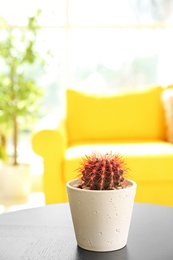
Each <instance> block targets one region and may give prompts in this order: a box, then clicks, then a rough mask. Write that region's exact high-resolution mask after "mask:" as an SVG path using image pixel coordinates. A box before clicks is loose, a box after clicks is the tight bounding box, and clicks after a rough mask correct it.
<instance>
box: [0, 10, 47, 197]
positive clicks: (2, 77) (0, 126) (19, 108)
mask: <svg viewBox="0 0 173 260" xmlns="http://www.w3.org/2000/svg"><path fill="white" fill-rule="evenodd" d="M40 13H41V11H40V10H38V11H37V12H36V14H35V15H34V16H33V17H27V19H26V20H27V24H26V26H25V27H24V28H19V27H16V26H11V25H10V24H9V23H8V22H7V21H6V20H5V19H4V18H2V17H1V18H0V24H1V29H2V31H1V34H0V64H1V71H0V91H1V96H0V151H1V159H5V158H6V155H7V151H6V146H7V140H8V138H9V136H11V137H12V138H10V139H12V148H13V152H12V156H11V157H10V156H9V159H8V164H7V163H1V169H0V173H1V174H4V176H3V180H4V186H3V187H4V189H6V188H7V187H8V188H7V190H6V192H5V191H4V194H6V195H8V196H13V197H14V196H20V193H21V192H20V187H21V189H22V193H24V194H26V195H27V194H28V190H29V183H30V182H29V181H28V174H29V173H27V174H26V172H29V167H28V165H21V164H19V162H18V152H17V151H18V139H19V131H20V129H21V128H23V126H25V125H26V124H28V125H29V123H32V122H33V121H32V120H33V119H34V118H35V117H36V116H37V115H38V108H39V102H40V98H41V96H42V94H43V90H42V89H41V88H40V87H39V86H38V85H37V83H36V80H35V77H34V75H35V70H36V71H37V73H38V72H40V69H42V68H43V67H44V65H45V61H44V60H43V58H42V57H41V55H39V53H38V51H37V49H36V42H37V33H38V30H39V26H38V17H39V15H40ZM3 29H5V30H3ZM28 122H29V123H28ZM14 171H15V172H14ZM20 171H21V174H20ZM25 176H27V178H26V180H25ZM23 178H24V182H23V180H22V179H23ZM10 180H11V183H13V180H14V182H15V183H16V188H15V191H14V190H13V188H12V187H11V186H10V185H11V183H10V184H9V182H10ZM7 182H8V183H7ZM24 183H25V184H26V185H25V184H24ZM19 185H20V187H19ZM25 186H26V187H25ZM13 187H15V185H13Z"/></svg>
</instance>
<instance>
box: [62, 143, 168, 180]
mask: <svg viewBox="0 0 173 260" xmlns="http://www.w3.org/2000/svg"><path fill="white" fill-rule="evenodd" d="M93 151H99V152H102V153H106V152H113V153H116V154H120V155H122V156H123V158H124V159H125V160H126V164H127V166H128V168H129V172H128V175H127V178H128V179H133V180H135V181H136V182H137V183H138V182H150V183H151V182H154V183H158V182H163V183H164V182H165V181H167V182H173V145H172V144H170V143H168V142H163V141H151V142H145V141H144V140H140V141H138V142H136V141H135V140H134V141H129V142H122V143H120V142H113V141H112V142H111V143H98V144H96V143H90V144H88V143H85V144H78V145H74V146H70V147H69V148H68V149H67V150H66V153H65V161H64V177H65V181H66V182H67V181H68V180H71V179H74V178H76V177H77V174H78V172H77V171H76V169H77V168H78V166H79V162H80V160H81V156H84V155H87V154H91V153H92V152H93Z"/></svg>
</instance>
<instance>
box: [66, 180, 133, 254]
mask: <svg viewBox="0 0 173 260" xmlns="http://www.w3.org/2000/svg"><path fill="white" fill-rule="evenodd" d="M78 182H79V181H78V180H72V181H69V182H68V183H67V184H66V187H67V193H68V198H69V205H70V210H71V215H72V220H73V225H74V230H75V235H76V240H77V244H78V245H79V247H81V248H83V249H87V250H91V251H99V252H103V251H114V250H118V249H121V248H123V247H124V246H126V244H127V239H128V233H129V227H130V222H131V216H132V211H133V205H134V198H135V193H136V183H135V182H133V181H127V182H128V187H127V188H124V189H119V190H102V191H100V190H86V189H80V188H77V186H78Z"/></svg>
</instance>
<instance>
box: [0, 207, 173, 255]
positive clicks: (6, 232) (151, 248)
mask: <svg viewBox="0 0 173 260" xmlns="http://www.w3.org/2000/svg"><path fill="white" fill-rule="evenodd" d="M15 259H16V260H19V259H21V260H25V259H30V260H32V259H35V260H39V259H41V260H43V259H50V260H54V259H56V260H84V259H85V260H97V259H99V260H105V259H106V260H113V259H114V260H115V259H116V260H120V259H121V260H126V259H128V260H146V259H147V260H172V259H173V207H164V206H158V205H150V204H138V203H135V205H134V210H133V215H132V221H131V226H130V230H129V237H128V242H127V246H126V247H124V248H123V249H121V250H118V251H113V252H104V253H100V252H91V251H87V250H84V249H81V248H79V247H78V246H77V243H76V239H75V234H74V230H73V224H72V220H71V214H70V209H69V204H68V203H64V204H55V205H48V206H45V207H40V208H33V209H26V210H20V211H16V212H11V213H5V214H2V215H0V260H15Z"/></svg>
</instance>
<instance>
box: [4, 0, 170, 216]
mask: <svg viewBox="0 0 173 260" xmlns="http://www.w3.org/2000/svg"><path fill="white" fill-rule="evenodd" d="M172 46H173V0H166V1H165V0H157V1H155V0H140V1H139V0H121V1H119V0H87V1H86V0H49V1H48V0H6V1H2V0H0V213H2V212H8V211H13V210H18V209H22V208H28V207H34V206H42V205H44V204H45V201H44V194H43V190H42V173H43V165H42V161H41V158H40V157H39V156H37V155H36V154H34V152H33V151H32V149H31V142H30V140H31V135H32V132H33V131H34V127H35V125H36V124H37V122H38V121H39V120H40V119H41V118H43V117H44V116H46V115H47V114H51V113H53V114H54V113H56V114H59V115H62V116H63V114H64V108H65V104H64V103H65V101H64V100H65V99H64V96H65V89H66V88H67V87H71V88H77V89H82V90H86V91H90V92H91V91H92V92H93V91H94V92H95V91H96V92H111V91H114V92H115V91H120V90H121V91H126V90H127V89H129V88H132V89H138V88H145V87H148V86H150V85H154V84H158V85H164V86H166V85H168V84H172V83H173V72H172V68H173V49H172ZM7 166H10V169H9V167H7ZM19 166H20V168H23V167H24V168H25V169H24V173H23V172H20V170H21V169H20V170H19V168H18V167H19ZM21 166H22V167H21ZM6 168H8V169H6ZM11 168H17V173H16V172H15V173H14V172H13V171H12V169H11ZM6 170H7V172H6Z"/></svg>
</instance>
